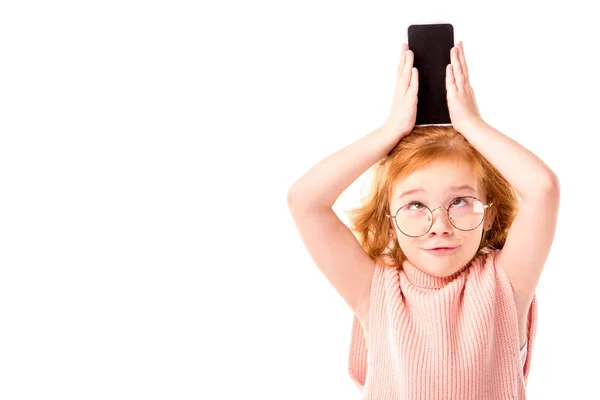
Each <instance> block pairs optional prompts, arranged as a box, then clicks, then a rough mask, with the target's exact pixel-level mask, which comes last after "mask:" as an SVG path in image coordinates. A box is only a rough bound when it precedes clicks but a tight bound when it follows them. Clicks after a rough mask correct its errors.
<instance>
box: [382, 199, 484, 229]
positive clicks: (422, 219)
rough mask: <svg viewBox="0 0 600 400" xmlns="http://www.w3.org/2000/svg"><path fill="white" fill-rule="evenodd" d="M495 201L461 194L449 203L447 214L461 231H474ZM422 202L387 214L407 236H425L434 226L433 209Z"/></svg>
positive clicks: (413, 203) (416, 202) (410, 204)
mask: <svg viewBox="0 0 600 400" xmlns="http://www.w3.org/2000/svg"><path fill="white" fill-rule="evenodd" d="M493 204H494V203H493V202H492V203H489V204H483V202H482V201H481V200H479V199H477V198H475V197H472V196H461V197H456V198H455V199H453V200H452V201H451V202H450V204H449V205H448V207H447V208H445V210H446V215H447V217H448V220H449V221H450V223H451V224H452V226H454V227H455V228H456V229H458V230H461V231H472V230H473V229H475V228H477V227H478V226H479V225H481V223H482V222H483V218H484V216H485V210H486V209H487V208H489V207H491V206H492V205H493ZM438 208H444V207H437V208H434V209H433V210H431V209H429V207H427V206H426V205H424V204H423V203H421V202H418V201H413V202H410V203H408V204H406V205H404V206H402V207H400V208H399V209H398V211H396V214H395V215H394V216H392V215H390V214H386V217H388V218H393V219H394V221H395V223H396V226H397V227H398V229H399V230H400V232H402V233H403V234H405V235H406V236H410V237H419V236H423V235H424V234H426V233H427V232H429V230H430V229H431V227H432V226H433V211H435V210H437V209H438Z"/></svg>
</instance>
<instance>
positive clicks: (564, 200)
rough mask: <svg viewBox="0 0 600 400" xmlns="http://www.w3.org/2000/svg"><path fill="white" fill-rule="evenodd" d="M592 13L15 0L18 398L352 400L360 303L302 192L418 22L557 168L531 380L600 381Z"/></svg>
mask: <svg viewBox="0 0 600 400" xmlns="http://www.w3.org/2000/svg"><path fill="white" fill-rule="evenodd" d="M593 7H594V6H593V3H591V2H590V3H588V2H584V1H569V2H566V3H564V4H556V5H550V2H539V4H535V5H534V4H531V3H528V2H520V3H519V4H518V5H517V3H514V4H510V3H506V2H503V3H502V4H500V3H493V4H492V3H486V2H479V3H473V4H469V3H460V2H439V3H434V2H410V3H409V2H397V1H396V2H392V1H370V2H366V1H363V2H356V1H343V2H342V1H337V2H334V1H323V0H320V1H303V2H289V1H277V2H276V1H251V2H242V1H237V2H217V1H213V2H197V1H187V2H183V1H168V2H167V1H145V2H142V1H137V2H134V1H123V0H122V1H114V0H113V1H103V2H99V1H97V2H76V1H55V2H42V1H37V2H33V1H19V2H16V1H15V2H3V3H2V5H1V6H0V398H2V399H6V400H16V399H61V400H66V399H86V400H87V399H109V398H110V399H179V400H182V399H213V400H216V399H240V398H253V399H254V398H256V399H258V398H260V399H307V398H310V399H315V400H316V399H358V396H359V394H358V389H357V388H356V387H355V386H354V383H353V382H351V380H350V378H349V376H348V374H347V358H348V351H349V343H350V332H351V323H352V314H351V311H350V309H349V308H348V307H347V306H346V304H345V303H344V302H343V300H342V299H341V297H339V296H338V294H337V293H336V292H335V290H334V289H333V287H332V286H331V285H330V284H329V283H328V281H327V280H326V279H325V277H324V276H323V275H322V274H321V273H320V272H319V270H318V269H317V267H316V266H315V264H314V263H313V262H312V260H311V258H310V256H309V255H308V252H307V251H306V249H305V248H304V246H303V243H302V241H301V239H300V236H299V234H298V233H297V231H296V228H295V226H294V224H293V221H292V219H291V216H290V214H289V212H288V209H287V204H286V195H287V190H288V188H289V187H290V185H291V184H292V183H293V182H294V181H295V180H296V179H297V178H298V177H300V176H301V175H302V174H303V173H304V172H306V171H307V170H308V169H309V168H310V167H311V166H313V165H314V164H316V163H317V162H319V161H320V160H321V159H323V158H324V157H326V156H327V155H329V154H331V153H333V152H335V151H337V150H339V149H341V148H342V147H344V146H346V145H347V144H349V143H351V142H354V141H355V140H357V139H359V138H360V137H362V136H364V135H366V134H368V133H369V132H371V131H372V130H374V129H375V128H377V127H378V126H379V125H380V124H381V123H382V122H383V120H384V118H385V117H386V116H387V112H388V111H389V107H390V105H391V100H392V94H393V89H394V86H395V71H396V68H397V63H398V61H399V56H400V46H401V43H402V42H403V41H406V29H407V27H408V25H410V24H412V23H433V22H449V23H452V24H453V25H454V28H455V41H458V40H463V41H464V48H465V53H466V56H467V61H468V64H469V71H470V73H471V81H472V85H473V88H474V90H475V93H476V95H477V100H478V104H479V109H480V111H481V114H482V117H483V118H484V119H485V120H486V122H488V123H490V124H491V125H493V126H494V127H496V128H497V129H499V130H500V131H502V132H503V133H505V134H506V135H508V136H510V137H511V138H513V139H515V140H517V141H518V142H519V143H521V144H522V145H524V146H525V147H527V148H528V149H530V150H531V151H533V152H534V153H536V154H537V155H538V156H539V157H541V158H542V159H543V160H544V161H545V162H546V163H547V164H548V165H549V166H550V167H551V168H552V169H553V170H554V171H555V172H556V173H557V175H558V177H559V179H560V183H561V189H562V197H561V208H560V213H559V221H558V229H557V232H556V237H555V240H554V245H553V248H552V251H551V253H550V256H549V259H548V262H547V265H546V267H545V270H544V272H543V274H542V277H541V280H540V282H539V285H538V292H537V295H538V301H539V320H538V332H537V339H536V343H535V349H534V353H533V355H532V366H531V372H530V376H529V386H528V397H529V398H531V399H547V398H553V399H559V398H592V397H593V396H595V395H597V389H596V387H597V381H598V379H597V373H598V372H599V369H598V363H597V360H598V358H600V345H599V344H598V341H597V338H598V337H600V330H599V324H598V315H599V313H598V306H599V305H600V301H599V300H598V293H599V292H600V290H599V289H598V286H597V285H598V282H599V279H600V273H599V269H600V262H599V261H598V255H597V253H596V251H597V250H598V244H597V243H598V228H599V227H600V217H599V215H600V212H599V211H598V210H599V209H598V204H597V201H598V194H599V193H598V186H597V182H598V173H599V172H600V166H599V164H600V163H599V162H598V151H597V147H595V145H593V144H592V143H596V144H597V143H598V135H599V133H600V132H599V130H598V123H597V121H596V120H597V118H598V115H599V111H598V110H599V101H598V92H599V89H600V87H599V84H598V72H597V70H598V55H597V54H598V53H597V49H598V30H597V29H596V28H594V27H593V26H594V24H596V23H597V21H596V20H595V19H593V16H594V15H596V14H594V13H593V12H592V9H593ZM506 162H511V160H506ZM363 178H364V176H363ZM363 178H361V179H359V180H357V181H356V182H355V183H354V184H353V185H351V186H350V187H349V188H348V189H347V190H346V191H345V192H344V193H343V194H342V196H340V198H339V199H338V202H337V203H336V205H335V206H334V209H335V210H336V212H338V215H339V216H340V218H345V215H344V214H343V212H342V210H344V209H348V208H350V207H351V206H353V205H354V203H355V202H356V201H357V200H358V196H359V190H360V188H361V186H362V185H363V184H364V179H363ZM535 229H536V228H535V227H534V226H532V227H531V230H532V232H531V234H532V235H535V234H536V232H535Z"/></svg>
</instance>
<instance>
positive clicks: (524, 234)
mask: <svg viewBox="0 0 600 400" xmlns="http://www.w3.org/2000/svg"><path fill="white" fill-rule="evenodd" d="M450 58H451V62H452V63H451V64H449V65H448V69H447V81H446V83H447V88H448V108H449V110H450V114H451V119H452V121H453V124H454V126H455V128H457V130H458V131H459V132H461V133H462V134H463V135H464V136H465V137H466V139H467V140H468V141H469V143H471V144H472V145H473V147H475V148H476V149H477V151H479V152H480V153H481V154H482V155H483V156H484V157H485V158H486V159H487V160H488V161H489V162H490V163H491V164H492V165H494V167H496V169H498V171H500V173H501V174H502V175H503V176H504V177H505V178H506V180H507V181H508V182H509V183H510V184H511V185H512V186H513V187H514V188H515V190H516V191H517V193H519V196H520V197H521V203H520V204H519V212H518V214H517V216H516V217H515V220H514V221H513V223H512V225H511V227H510V229H509V232H508V236H507V238H506V242H505V244H504V247H503V249H502V251H501V253H500V264H501V265H502V267H503V269H504V271H506V274H507V276H508V278H509V280H510V282H511V285H512V287H513V292H514V296H515V303H516V306H517V312H518V313H519V316H521V315H524V314H525V313H527V312H528V310H529V305H530V304H531V300H532V299H533V296H534V294H535V289H536V287H537V283H538V280H539V278H540V275H541V272H542V269H543V267H544V264H545V263H546V259H547V257H548V253H549V252H550V247H551V246H552V241H553V240H554V234H555V231H556V222H557V218H558V207H559V203H560V187H559V183H558V178H557V177H556V175H555V174H554V172H552V171H551V170H550V168H548V166H546V165H545V164H544V163H543V162H542V160H540V159H539V158H538V157H536V156H535V155H534V154H533V153H531V152H530V151H529V150H527V149H525V148H524V147H523V146H521V145H520V144H519V143H517V142H516V141H514V140H512V139H510V138H508V137H507V136H505V135H503V134H502V133H500V132H499V131H498V130H496V129H494V128H492V127H491V126H490V125H488V124H486V123H485V122H484V121H483V120H482V119H481V117H480V115H479V110H478V109H477V105H476V103H475V97H474V94H473V91H472V88H471V86H470V83H469V75H468V68H467V65H466V61H465V57H464V51H463V48H462V42H459V47H458V48H456V47H454V48H453V49H452V51H451V57H450Z"/></svg>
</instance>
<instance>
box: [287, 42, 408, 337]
mask: <svg viewBox="0 0 600 400" xmlns="http://www.w3.org/2000/svg"><path fill="white" fill-rule="evenodd" d="M403 48H404V49H405V51H404V52H403V53H402V56H401V64H400V68H399V70H398V83H397V87H396V91H395V97H394V103H393V105H392V113H391V114H390V116H389V117H388V119H387V120H386V122H385V123H384V124H383V125H382V126H381V127H380V128H378V129H376V130H374V131H373V132H371V133H369V134H368V135H366V136H364V137H362V138H361V139H359V140H357V141H355V142H354V143H352V144H350V145H348V146H346V147H344V148H342V149H341V150H339V151H337V152H335V153H333V154H331V155H329V156H328V157H327V158H325V159H324V160H322V161H321V162H319V163H318V164H317V165H315V166H314V167H312V168H311V169H310V170H309V171H308V172H307V173H306V174H304V176H302V177H301V178H300V179H299V180H298V181H296V182H295V183H294V184H293V185H292V187H291V188H290V189H289V191H288V207H289V209H290V211H291V214H292V217H293V219H294V222H295V224H296V227H297V229H298V231H299V233H300V236H301V238H302V240H303V242H304V244H305V245H306V248H307V249H308V252H309V254H310V255H311V257H312V259H313V260H314V262H315V264H316V265H317V267H318V268H319V269H320V270H321V272H322V273H323V275H325V277H326V278H327V280H328V281H329V282H330V283H331V284H332V285H333V286H334V287H335V289H336V291H337V292H338V293H339V294H340V295H341V296H342V297H343V299H344V300H345V302H346V303H347V304H348V305H349V306H350V308H351V309H352V311H354V313H355V314H356V316H357V317H358V318H359V319H360V320H361V322H362V323H363V326H364V324H365V323H367V322H368V320H367V319H366V318H365V317H366V315H367V313H368V306H369V303H370V290H371V281H372V278H373V273H374V271H375V262H374V260H372V259H371V257H370V256H369V254H367V253H366V252H365V251H364V249H363V248H362V246H361V245H360V243H359V242H358V240H356V237H354V235H353V233H352V231H351V230H350V229H349V228H348V227H347V226H346V225H345V224H344V223H343V222H342V221H340V219H339V218H338V217H337V215H336V214H335V212H334V211H333V210H332V206H333V204H334V203H335V201H336V199H337V198H338V197H339V195H340V194H341V193H342V192H343V191H344V190H345V189H346V188H347V187H348V186H350V184H351V183H352V182H354V181H355V180H356V179H357V178H358V177H359V176H360V175H361V174H363V173H364V172H365V171H366V170H367V169H368V168H370V167H371V166H372V165H373V164H375V163H376V162H377V161H379V160H380V159H381V158H383V157H384V156H385V155H387V154H388V153H389V152H390V150H391V149H393V148H394V147H395V146H396V145H397V144H398V142H399V141H400V140H401V139H402V138H403V137H404V136H405V135H407V134H408V133H410V132H411V131H412V128H413V127H414V124H415V120H416V113H417V73H416V69H413V68H412V63H413V54H412V52H411V51H410V50H406V49H407V46H406V45H404V44H403Z"/></svg>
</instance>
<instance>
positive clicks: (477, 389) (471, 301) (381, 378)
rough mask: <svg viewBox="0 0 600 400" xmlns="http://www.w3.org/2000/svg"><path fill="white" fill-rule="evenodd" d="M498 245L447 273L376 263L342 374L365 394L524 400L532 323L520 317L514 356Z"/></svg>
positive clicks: (409, 399) (533, 314)
mask: <svg viewBox="0 0 600 400" xmlns="http://www.w3.org/2000/svg"><path fill="white" fill-rule="evenodd" d="M499 251H500V250H493V251H492V252H491V253H489V254H486V255H483V256H480V257H478V258H476V259H475V260H474V261H473V262H472V263H470V264H469V265H467V266H465V268H463V269H462V270H460V271H458V272H456V273H455V274H453V275H451V276H449V277H444V278H440V277H435V276H432V275H429V274H427V273H425V272H423V271H421V270H419V269H418V268H417V267H415V266H414V265H412V264H411V263H410V262H408V261H406V262H405V263H404V264H403V267H404V268H403V269H400V270H398V269H396V268H390V267H384V266H381V265H376V267H375V272H374V275H373V281H372V286H371V297H370V312H369V328H368V335H367V336H368V338H365V336H364V332H363V328H362V325H361V324H360V321H359V320H358V318H357V317H356V316H354V320H353V324H352V337H351V343H350V356H349V360H348V361H349V364H348V366H349V373H350V377H351V378H352V380H353V381H354V383H356V385H357V386H358V388H359V389H360V392H361V399H365V400H366V399H369V400H401V399H405V400H416V399H419V400H420V399H423V400H436V399H440V400H441V399H444V400H469V399H473V400H493V399H498V400H507V399H518V400H524V399H526V394H525V388H526V385H527V376H528V374H529V368H530V366H531V354H532V349H533V344H534V341H535V329H536V322H537V298H536V296H534V297H533V301H532V303H531V307H530V309H529V314H528V319H527V356H526V360H525V364H524V365H523V364H522V363H521V358H520V355H519V350H520V346H519V333H518V324H517V311H516V307H515V302H514V297H513V293H512V288H511V284H510V281H509V279H508V276H507V275H506V273H505V271H504V269H503V267H502V266H501V265H499V264H498V263H496V262H495V260H496V258H497V255H498V254H499Z"/></svg>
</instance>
